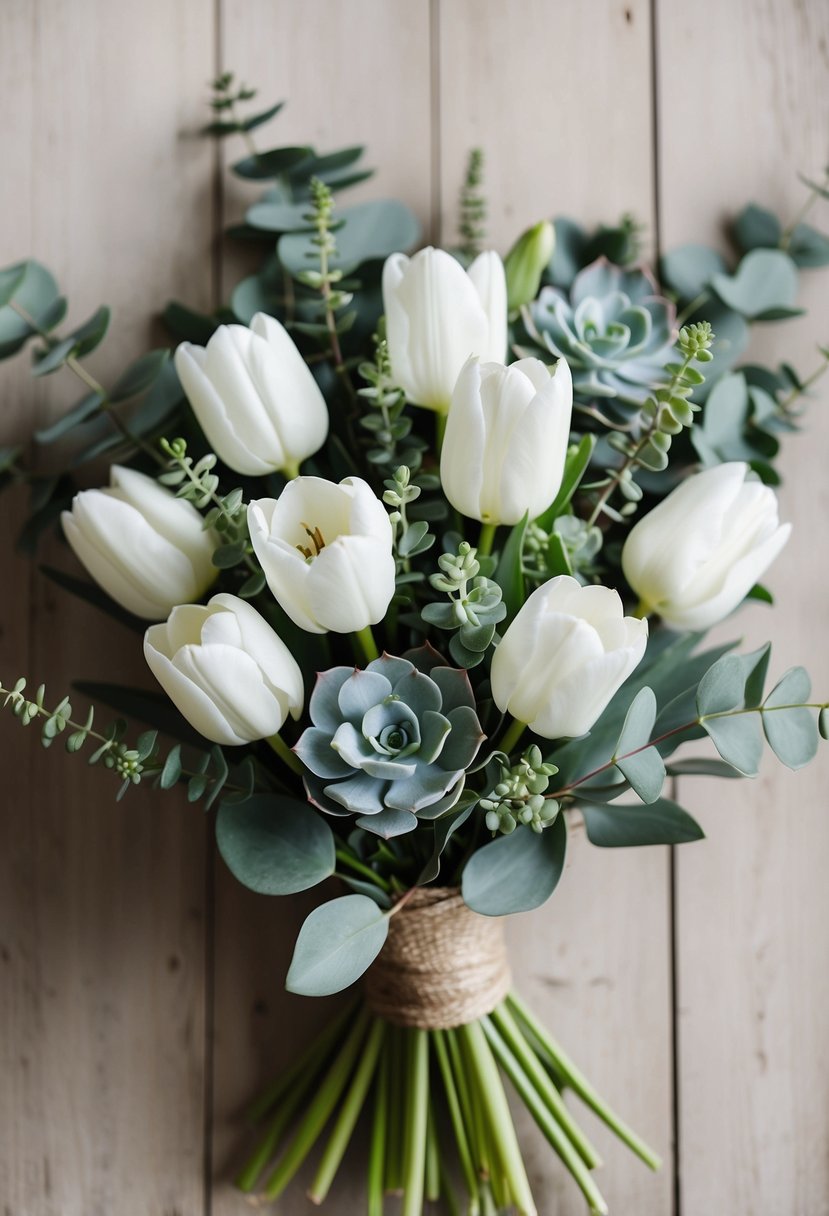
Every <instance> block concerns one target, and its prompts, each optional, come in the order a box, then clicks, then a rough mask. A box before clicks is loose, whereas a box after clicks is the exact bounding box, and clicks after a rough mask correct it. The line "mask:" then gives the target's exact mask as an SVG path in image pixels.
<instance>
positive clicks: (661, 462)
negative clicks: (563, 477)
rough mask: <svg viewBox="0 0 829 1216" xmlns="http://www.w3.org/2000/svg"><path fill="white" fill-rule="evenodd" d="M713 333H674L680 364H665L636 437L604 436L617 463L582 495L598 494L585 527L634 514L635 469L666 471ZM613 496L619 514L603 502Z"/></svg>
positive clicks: (704, 328) (688, 418) (691, 328)
mask: <svg viewBox="0 0 829 1216" xmlns="http://www.w3.org/2000/svg"><path fill="white" fill-rule="evenodd" d="M714 336H715V335H714V332H713V330H712V329H711V326H710V324H709V323H708V322H707V321H699V322H697V323H696V324H694V325H686V326H683V328H682V329H681V330H680V331H679V339H678V342H677V346H678V348H679V353H680V354H681V356H682V362H681V363H675V362H672V363H669V364H667V366H666V368H665V371H666V372H668V373H669V374H670V379H669V381H668V383H667V384H665V385H664V386H663V387H662V388H659V389H657V390H656V392H655V393H654V394H653V396H651V397H649V398H648V400H647V401H646V402H645V404H644V405H643V406H642V410H641V419H642V423H643V429H642V433H641V434H640V435H639V437H638V438H637V439H631V438H630V437H629V436H628V435H627V434H624V433H623V432H621V431H613V432H612V433H611V434H610V435H609V436H608V440H607V442H608V444H609V445H610V446H611V447H612V448H614V449H615V450H616V451H617V452H619V453H620V454H621V456H622V457H623V460H622V463H621V465H620V466H619V468H618V469H615V470H614V471H613V472H612V473H610V474H608V476H607V477H606V478H604V479H603V480H602V481H598V482H593V483H592V484H591V485H590V486H588V487H585V488H587V489H593V490H600V491H601V492H600V494H599V496H598V498H597V500H596V502H595V505H594V507H593V510H592V511H591V513H590V516H589V517H588V520H587V523H588V525H589V526H592V525H593V524H595V523H596V521H597V520H598V519H599V517H600V516H601V515H602V514H603V513H604V514H605V515H608V516H609V517H610V518H611V519H614V520H616V521H617V522H620V521H621V520H622V519H623V518H624V517H625V516H627V515H632V514H633V513H634V512H635V511H636V507H637V504H638V503H639V502H640V500H641V498H642V488H641V486H640V485H639V484H638V483H637V482H636V481H635V480H634V473H635V472H636V470H637V469H639V468H642V469H649V470H651V471H653V472H662V471H663V470H664V469H666V468H667V466H668V450H669V449H670V446H671V443H672V440H673V437H674V435H678V434H679V433H680V432H681V431H682V430H683V429H684V428H686V427H690V426H691V425H692V424H693V421H694V414H695V413H696V412H697V411H698V410H699V408H700V407H699V406H698V405H696V404H695V403H694V402H693V401H692V400H691V394H692V393H693V391H694V389H695V388H697V387H698V386H699V385H700V384H703V383H704V382H705V377H704V375H703V374H702V372H701V371H700V370H699V368H698V367H694V366H693V364H695V363H696V364H700V363H701V364H704V363H709V362H710V361H711V359H712V358H713V355H712V354H711V349H710V348H711V346H712V345H713V342H714ZM616 490H618V491H619V493H620V494H621V495H622V497H623V498H625V499H626V500H627V501H626V503H625V506H623V507H622V508H621V510H620V511H616V510H615V509H614V508H612V507H610V506H609V505H608V504H609V499H610V498H611V496H612V495H613V494H614V493H615V491H616Z"/></svg>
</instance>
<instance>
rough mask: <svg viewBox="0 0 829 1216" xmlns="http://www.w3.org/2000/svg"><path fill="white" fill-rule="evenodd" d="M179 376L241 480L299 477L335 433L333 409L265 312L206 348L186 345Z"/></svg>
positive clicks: (222, 331)
mask: <svg viewBox="0 0 829 1216" xmlns="http://www.w3.org/2000/svg"><path fill="white" fill-rule="evenodd" d="M176 371H177V372H178V374H179V379H180V380H181V383H182V386H183V388H184V391H185V393H186V394H187V397H188V400H189V402H190V404H191V406H192V407H193V412H194V413H195V415H196V418H197V419H198V422H199V426H200V427H201V429H202V430H203V431H204V433H205V435H206V436H207V439H208V442H209V443H210V445H211V447H212V448H213V450H214V451H215V452H216V453H217V455H219V456H220V457H221V459H222V460H223V461H224V462H225V464H226V465H228V466H229V467H230V468H231V469H235V471H236V472H237V473H246V474H248V475H250V476H257V475H261V474H263V473H272V472H273V471H274V470H275V469H280V470H282V472H284V473H287V474H288V475H289V476H295V475H296V472H297V469H298V467H299V465H300V463H301V462H302V461H303V460H305V459H306V458H307V457H308V456H313V454H314V452H318V451H319V449H320V448H321V447H322V445H323V444H324V443H325V439H326V436H327V434H328V408H327V406H326V404H325V398H324V397H323V395H322V393H321V392H320V389H319V386H318V385H317V382H316V380H315V379H314V377H313V375H312V374H311V370H310V368H309V367H308V364H307V363H306V362H305V360H304V359H303V357H302V355H301V354H300V353H299V351H298V350H297V348H296V346H295V345H294V343H293V341H292V339H291V338H290V336H289V334H288V332H287V330H286V329H285V328H284V327H283V326H282V325H280V323H279V322H278V321H277V320H275V319H274V318H273V317H268V316H266V315H265V313H263V312H258V313H257V314H256V316H255V317H254V318H253V320H252V321H251V323H250V328H249V329H248V328H247V327H246V326H244V325H220V326H219V328H218V329H217V330H216V332H215V333H214V334H213V336H212V337H211V339H210V341H209V342H208V343H207V346H206V347H205V346H193V345H192V344H191V343H190V342H182V344H181V346H179V348H178V350H177V351H176Z"/></svg>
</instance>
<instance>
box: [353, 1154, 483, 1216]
mask: <svg viewBox="0 0 829 1216" xmlns="http://www.w3.org/2000/svg"><path fill="white" fill-rule="evenodd" d="M438 1164H439V1168H440V1193H441V1197H442V1199H443V1202H444V1203H445V1205H446V1210H447V1212H448V1213H449V1216H461V1209H460V1204H459V1203H458V1197H457V1195H456V1194H455V1188H454V1187H453V1186H452V1179H451V1178H450V1177H449V1171H448V1170H447V1168H446V1163H445V1161H444V1159H443V1154H441V1155H440V1160H439V1163H438ZM477 1210H478V1207H477V1203H476V1205H475V1211H476V1212H477ZM369 1216H372V1213H369ZM466 1216H472V1207H471V1205H470V1206H469V1207H468V1208H467V1211H466Z"/></svg>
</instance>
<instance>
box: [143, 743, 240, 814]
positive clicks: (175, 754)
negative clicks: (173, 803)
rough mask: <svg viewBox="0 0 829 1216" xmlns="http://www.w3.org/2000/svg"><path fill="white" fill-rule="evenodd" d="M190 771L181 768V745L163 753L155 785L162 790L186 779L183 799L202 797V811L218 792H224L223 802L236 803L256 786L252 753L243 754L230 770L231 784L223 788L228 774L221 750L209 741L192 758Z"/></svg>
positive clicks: (228, 770)
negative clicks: (194, 757) (203, 750)
mask: <svg viewBox="0 0 829 1216" xmlns="http://www.w3.org/2000/svg"><path fill="white" fill-rule="evenodd" d="M193 769H194V771H190V770H185V768H184V766H183V762H182V756H181V744H180V743H177V744H176V745H175V747H173V748H172V749H171V751H170V752H169V753H168V754H167V757H166V759H165V760H164V763H163V764H162V765H161V767H160V768H159V769H158V785H159V787H160V788H161V789H163V790H169V789H172V788H173V786H174V785H177V784H178V783H179V782H180V781H186V782H187V801H188V802H198V800H199V799H200V798H204V806H205V810H209V809H210V808H211V807H212V805H213V803H214V802H215V801H216V799H217V798H218V797H219V795H220V794H221V793H222V792H224V798H223V799H222V801H223V802H225V803H228V804H232V805H237V804H239V803H242V802H246V801H247V800H248V799H249V798H251V797H253V794H254V791H255V788H256V766H255V763H254V760H253V757H252V756H245V758H244V760H243V761H242V762H241V764H239V765H237V766H236V767H235V768H234V771H233V782H234V786H233V789H232V791H228V790H227V789H226V786H227V783H228V778H229V777H230V775H231V771H230V767H229V766H228V763H227V760H226V759H225V755H224V752H223V751H222V749H221V748H220V747H219V746H218V745H217V744H215V743H214V744H213V746H212V747H211V749H210V751H209V752H203V753H202V754H201V755H200V756H199V758H198V759H197V760H196V762H195V764H194V766H193Z"/></svg>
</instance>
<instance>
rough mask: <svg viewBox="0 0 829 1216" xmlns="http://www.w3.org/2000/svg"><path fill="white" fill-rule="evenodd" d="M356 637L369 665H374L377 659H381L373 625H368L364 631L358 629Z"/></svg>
mask: <svg viewBox="0 0 829 1216" xmlns="http://www.w3.org/2000/svg"><path fill="white" fill-rule="evenodd" d="M354 637H355V638H356V639H357V645H358V646H359V648H360V650H361V651H362V652H363V655H364V657H365V660H366V662H367V663H373V662H374V660H375V659H379V658H380V651H379V650H378V649H377V643H376V642H375V640H374V634H373V633H372V631H371V625H366V626H365V628H364V629H358V630H357V632H356V633H355V634H354Z"/></svg>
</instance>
